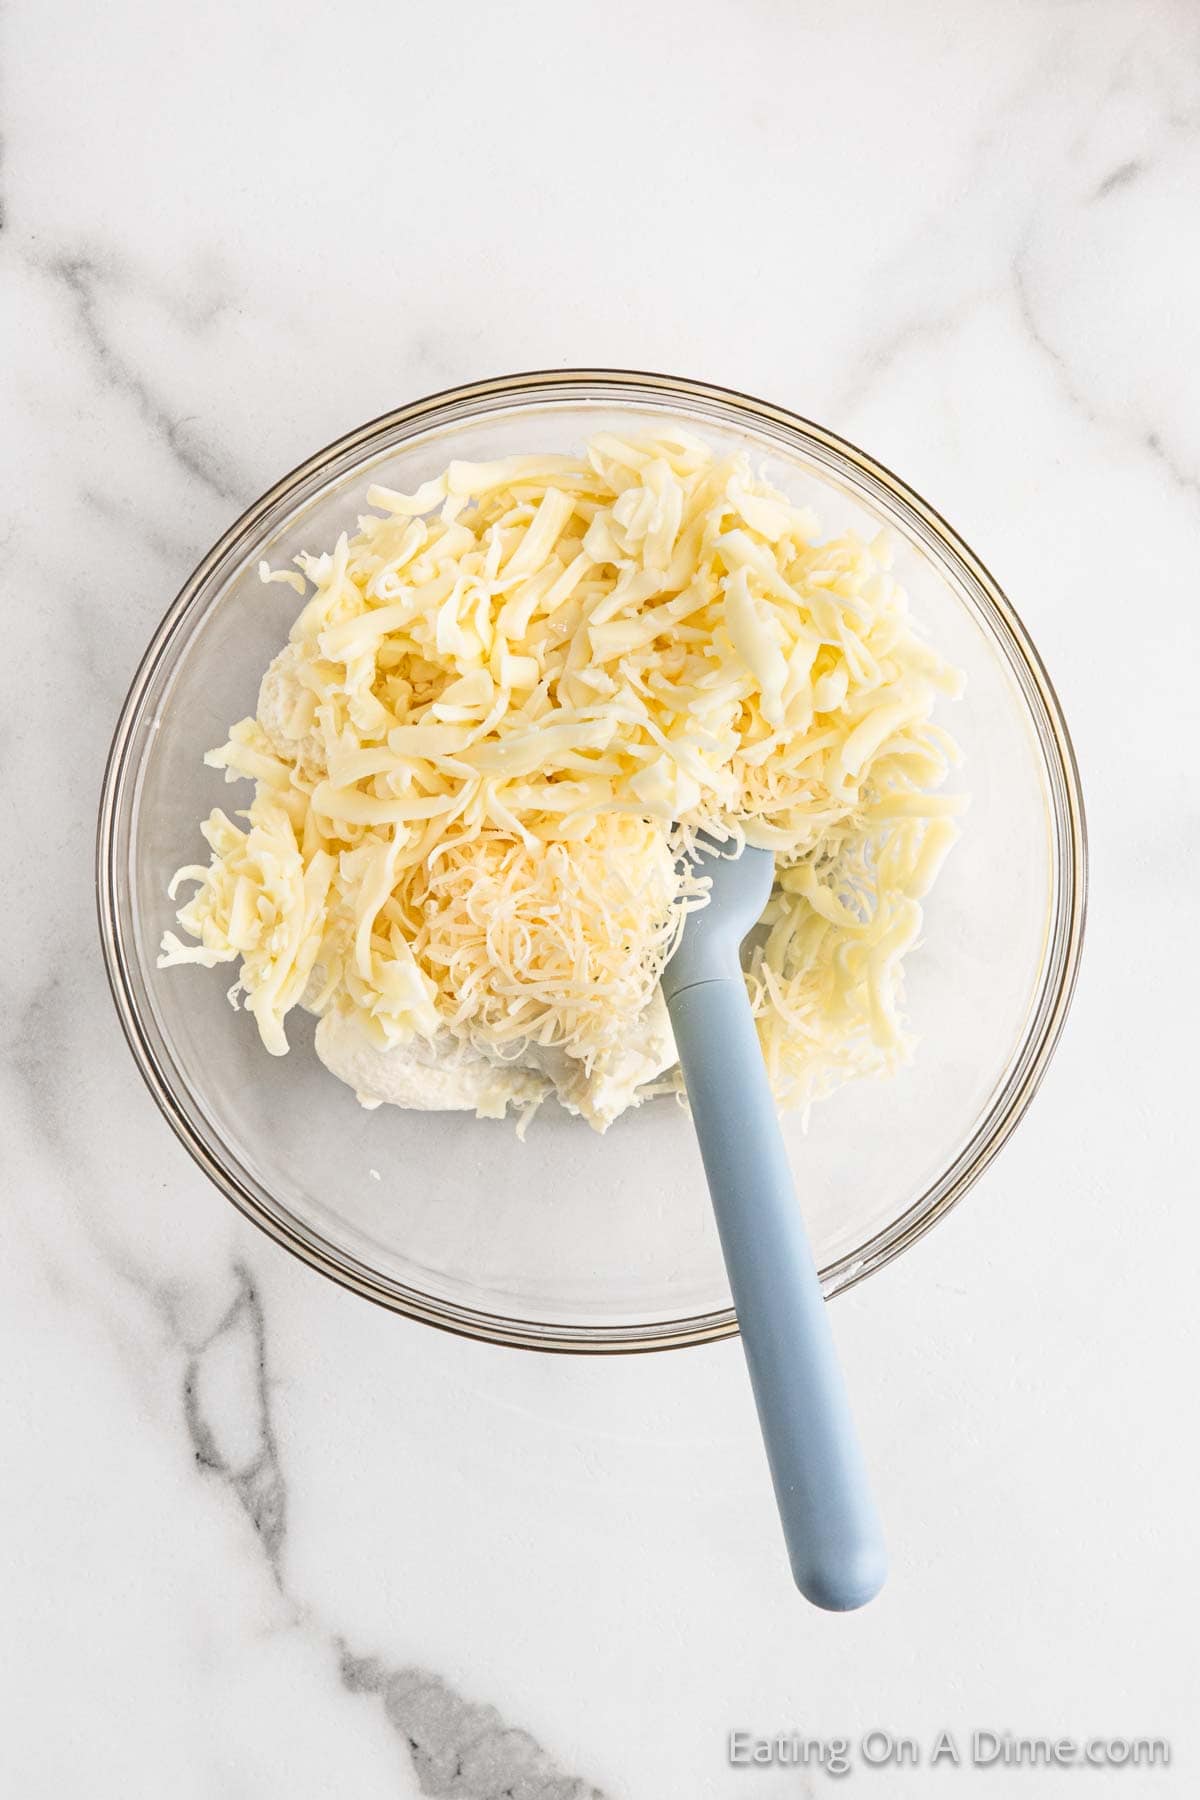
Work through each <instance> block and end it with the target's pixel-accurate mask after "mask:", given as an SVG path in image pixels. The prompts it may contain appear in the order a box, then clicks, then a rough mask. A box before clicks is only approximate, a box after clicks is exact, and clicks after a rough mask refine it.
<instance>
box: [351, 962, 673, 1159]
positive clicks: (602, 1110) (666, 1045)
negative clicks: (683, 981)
mask: <svg viewBox="0 0 1200 1800" xmlns="http://www.w3.org/2000/svg"><path fill="white" fill-rule="evenodd" d="M316 1050H317V1055H318V1056H319V1057H320V1059H321V1061H322V1062H323V1063H324V1065H325V1067H326V1068H327V1069H328V1070H329V1071H330V1073H331V1074H333V1075H336V1076H337V1077H338V1079H339V1081H344V1082H346V1083H347V1085H348V1086H350V1087H352V1088H353V1089H354V1091H355V1094H356V1095H357V1097H358V1100H359V1102H360V1104H361V1105H363V1106H367V1107H375V1106H381V1105H385V1104H386V1105H390V1106H401V1107H407V1108H409V1109H412V1110H415V1111H418V1112H473V1113H474V1114H475V1115H476V1117H477V1118H481V1119H501V1118H503V1117H504V1115H505V1113H506V1112H507V1111H508V1108H509V1107H510V1106H511V1107H514V1108H516V1109H517V1110H518V1111H519V1110H521V1109H523V1108H526V1107H529V1106H532V1105H536V1103H537V1102H538V1101H540V1100H543V1099H545V1098H546V1097H547V1096H548V1095H550V1094H552V1093H553V1094H556V1095H557V1097H558V1100H559V1102H560V1103H561V1104H562V1105H563V1106H564V1107H565V1108H566V1109H567V1111H568V1112H571V1113H576V1114H578V1115H579V1116H580V1117H581V1118H584V1119H586V1120H587V1122H588V1124H589V1125H592V1126H593V1127H594V1128H595V1129H596V1130H598V1131H604V1130H605V1129H606V1127H607V1126H609V1125H611V1123H612V1121H613V1120H614V1119H615V1118H616V1117H617V1116H618V1115H619V1114H620V1113H623V1112H625V1111H626V1110H627V1109H628V1108H629V1107H631V1106H637V1105H639V1104H640V1102H641V1101H642V1100H643V1099H644V1098H645V1097H646V1090H648V1089H652V1088H653V1087H654V1085H655V1083H656V1082H657V1081H658V1079H659V1077H660V1076H663V1075H665V1074H666V1072H667V1071H668V1070H669V1069H672V1068H674V1066H675V1063H676V1061H677V1053H676V1049H675V1040H674V1038H673V1036H672V1034H671V1022H670V1019H669V1017H668V1014H667V1008H666V1003H665V1001H664V1000H663V998H662V995H661V993H658V992H656V993H655V995H654V998H653V1000H652V1001H651V1003H650V1005H649V1006H648V1007H647V1008H646V1010H645V1012H644V1013H643V1014H642V1015H641V1017H640V1018H639V1019H637V1020H636V1021H635V1022H634V1024H633V1025H632V1027H631V1028H630V1031H629V1033H628V1036H627V1039H626V1041H625V1042H624V1043H623V1044H622V1045H621V1046H620V1048H619V1049H617V1050H615V1051H611V1052H609V1053H607V1054H606V1055H603V1056H601V1057H599V1058H597V1060H596V1062H595V1063H594V1064H593V1065H592V1067H591V1069H590V1070H589V1069H587V1068H585V1067H584V1065H583V1063H582V1062H580V1060H579V1059H578V1057H572V1056H568V1055H566V1054H565V1052H563V1051H562V1050H557V1049H552V1048H551V1049H547V1048H543V1047H542V1046H540V1045H537V1044H527V1045H525V1046H524V1048H523V1050H522V1051H521V1054H520V1056H519V1057H517V1058H511V1059H510V1058H507V1057H506V1058H501V1057H499V1056H497V1055H495V1054H492V1055H487V1054H485V1053H483V1052H482V1051H480V1050H478V1049H475V1048H473V1047H472V1046H471V1045H468V1044H463V1043H460V1042H458V1041H457V1040H456V1039H455V1038H454V1037H453V1036H452V1035H451V1034H450V1033H449V1032H441V1033H439V1035H438V1036H437V1037H436V1038H434V1039H433V1040H432V1041H430V1040H429V1039H427V1038H422V1037H414V1038H413V1039H412V1040H411V1041H410V1042H409V1043H407V1044H397V1045H394V1046H393V1047H392V1048H391V1049H387V1050H385V1049H381V1048H380V1047H379V1046H378V1045H377V1044H376V1043H374V1042H373V1041H372V1039H371V1037H370V1036H369V1034H368V1031H367V1029H366V1026H365V1024H364V1022H363V1019H362V1017H361V1015H360V1014H359V1013H357V1012H354V1011H349V1010H340V1009H334V1010H331V1011H328V1012H326V1013H325V1014H323V1016H322V1017H321V1019H320V1021H319V1023H318V1025H317V1032H316Z"/></svg>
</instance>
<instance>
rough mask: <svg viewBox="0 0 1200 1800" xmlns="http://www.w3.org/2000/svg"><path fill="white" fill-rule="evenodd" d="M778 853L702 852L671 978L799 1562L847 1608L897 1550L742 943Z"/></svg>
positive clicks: (709, 1171)
mask: <svg viewBox="0 0 1200 1800" xmlns="http://www.w3.org/2000/svg"><path fill="white" fill-rule="evenodd" d="M774 866H775V859H774V857H773V856H772V855H771V854H770V852H769V851H766V850H755V849H751V848H749V847H748V848H746V849H745V850H743V852H742V854H741V855H740V856H739V857H736V858H735V857H729V856H722V855H720V854H718V853H716V851H715V849H714V850H713V851H712V853H710V854H706V855H705V856H704V859H703V863H702V867H701V873H703V874H705V875H711V877H712V896H711V899H710V901H709V904H708V905H707V906H705V907H703V908H701V910H700V911H699V912H695V913H692V914H691V915H690V916H689V918H688V920H687V924H686V926H685V929H684V933H683V938H682V941H681V943H680V946H679V948H678V950H677V951H676V953H675V955H674V956H673V957H672V959H671V961H670V962H669V963H668V965H667V968H666V970H665V972H664V974H663V979H662V988H663V994H664V996H665V998H666V1002H667V1006H668V1009H669V1010H670V1014H671V1024H672V1026H673V1027H674V1031H675V1042H676V1044H677V1045H678V1047H679V1060H680V1063H681V1065H682V1068H683V1076H684V1081H685V1083H686V1085H687V1093H688V1101H689V1104H690V1106H691V1112H692V1119H693V1122H694V1124H695V1127H696V1136H697V1138H698V1139H699V1141H700V1154H701V1156H702V1157H703V1159H704V1172H705V1174H706V1176H707V1177H708V1188H709V1192H710V1194H711V1195H712V1203H713V1209H714V1211H715V1212H716V1216H717V1226H718V1229H719V1231H720V1235H721V1248H722V1250H723V1251H724V1255H725V1266H726V1268H727V1270H728V1271H729V1283H730V1287H731V1289H732V1291H733V1303H734V1306H735V1307H736V1309H737V1316H738V1325H739V1328H740V1330H741V1334H742V1344H743V1346H744V1348H745V1352H746V1363H747V1365H748V1367H749V1370H750V1381H751V1385H752V1386H753V1389H754V1399H755V1403H756V1404H757V1407H758V1417H759V1423H760V1425H761V1427H762V1434H763V1439H764V1442H765V1443H766V1447H767V1459H768V1461H769V1463H770V1465H771V1477H772V1480H773V1481H774V1484H775V1497H776V1501H777V1503H778V1506H779V1516H780V1518H781V1520H782V1522H783V1534H784V1538H785V1539H786V1541H787V1548H788V1556H789V1558H790V1560H791V1565H792V1573H793V1575H794V1576H795V1580H796V1586H797V1587H798V1588H799V1589H800V1591H801V1593H802V1594H804V1595H805V1596H806V1597H807V1598H808V1599H809V1600H811V1601H812V1602H813V1604H814V1605H815V1606H823V1607H827V1608H829V1609H830V1610H831V1611H835V1612H849V1611H850V1610H851V1609H852V1608H854V1607H857V1606H864V1605H865V1604H866V1602H867V1601H868V1600H871V1599H873V1598H874V1596H875V1595H876V1594H877V1593H878V1592H879V1589H880V1588H881V1587H882V1586H883V1582H884V1577H885V1575H886V1573H887V1553H886V1551H885V1549H884V1544H883V1534H882V1532H881V1530H880V1525H879V1518H878V1514H877V1513H876V1510H875V1504H874V1501H873V1500H872V1498H871V1492H870V1488H869V1486H868V1482H867V1472H866V1467H865V1465H864V1462H863V1457H862V1452H861V1450H860V1448H859V1443H858V1438H857V1435H856V1433H855V1430H854V1423H853V1420H852V1419H851V1417H850V1406H849V1401H848V1399H847V1396H846V1386H845V1382H844V1380H843V1378H842V1371H841V1368H840V1366H839V1364H838V1359H837V1352H836V1351H835V1349H834V1344H833V1337H832V1335H831V1333H830V1329H829V1321H828V1317H827V1314H826V1308H825V1300H824V1297H823V1295H822V1293H821V1284H820V1282H819V1281H818V1279H817V1270H816V1265H815V1263H814V1261H813V1256H812V1251H811V1249H810V1248H809V1243H808V1235H807V1233H806V1231H805V1229H804V1221H803V1219H802V1218H801V1216H800V1208H799V1206H798V1205H797V1202H796V1191H795V1186H794V1184H793V1181H792V1171H791V1167H790V1165H789V1162H788V1157H787V1151H786V1150H785V1148H784V1144H783V1138H782V1136H781V1134H780V1130H779V1121H778V1119H777V1118H776V1114H775V1106H774V1102H773V1100H772V1098H771V1090H770V1087H769V1085H768V1083H767V1072H766V1067H765V1065H764V1063H763V1059H762V1052H761V1049H760V1048H759V1042H758V1034H757V1032H756V1030H755V1026H754V1020H753V1017H752V1015H751V1011H750V1000H749V996H748V995H747V992H746V986H745V982H744V981H743V979H742V970H741V962H740V957H739V952H740V949H741V944H742V940H743V938H744V937H745V936H746V934H747V932H749V931H750V930H751V929H752V928H753V926H754V925H755V924H756V923H757V922H758V920H759V918H760V917H761V915H762V911H763V908H764V907H765V906H766V903H767V900H768V899H769V897H770V893H771V883H772V878H773V875H774Z"/></svg>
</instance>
